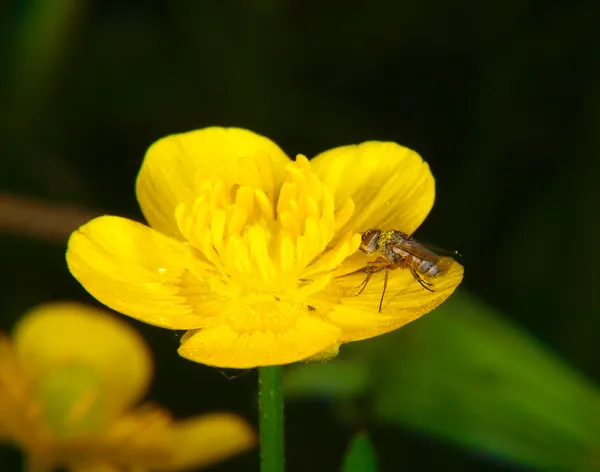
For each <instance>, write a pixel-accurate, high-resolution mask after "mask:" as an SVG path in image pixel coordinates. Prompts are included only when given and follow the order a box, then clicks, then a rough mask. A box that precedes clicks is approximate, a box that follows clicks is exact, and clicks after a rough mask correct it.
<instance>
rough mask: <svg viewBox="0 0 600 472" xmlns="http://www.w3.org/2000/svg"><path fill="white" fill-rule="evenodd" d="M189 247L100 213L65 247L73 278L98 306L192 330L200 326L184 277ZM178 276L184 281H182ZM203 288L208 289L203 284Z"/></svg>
mask: <svg viewBox="0 0 600 472" xmlns="http://www.w3.org/2000/svg"><path fill="white" fill-rule="evenodd" d="M188 250H189V248H188V247H187V246H186V245H184V244H183V243H181V242H179V241H177V240H175V239H172V238H169V237H167V236H164V235H162V234H161V233H159V232H158V231H155V230H153V229H151V228H149V227H147V226H144V225H142V224H140V223H136V222H134V221H131V220H128V219H125V218H118V217H116V216H102V217H100V218H96V219H94V220H92V221H90V222H89V223H87V224H85V225H83V226H82V227H81V228H79V229H78V230H77V231H75V232H74V233H73V234H72V235H71V237H70V239H69V244H68V249H67V264H68V266H69V270H70V271H71V273H72V274H73V276H74V277H75V278H76V279H77V280H78V281H79V282H80V283H81V285H83V287H84V288H85V289H86V290H87V291H88V292H89V293H90V294H92V295H93V296H94V297H95V298H96V299H98V300H99V301H100V302H102V303H103V304H105V305H107V306H108V307H110V308H112V309H113V310H116V311H118V312H120V313H123V314H126V315H129V316H131V317H133V318H136V319H138V320H141V321H143V322H145V323H149V324H152V325H155V326H161V327H164V328H170V329H192V328H199V327H201V326H203V322H202V318H201V317H200V316H198V315H196V313H195V311H194V308H193V303H191V302H190V298H191V297H194V296H196V297H199V296H201V295H202V294H198V293H190V291H189V287H190V284H189V283H188V282H187V279H193V280H194V281H197V283H196V284H193V286H194V287H198V288H199V289H200V287H202V282H201V281H200V280H197V279H196V278H195V276H192V275H191V273H190V272H189V270H188V268H187V267H186V266H187V265H189V257H188V252H187V251H188ZM184 279H185V280H186V282H184ZM206 290H208V288H206Z"/></svg>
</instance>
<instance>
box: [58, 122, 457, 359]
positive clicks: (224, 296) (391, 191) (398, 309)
mask: <svg viewBox="0 0 600 472" xmlns="http://www.w3.org/2000/svg"><path fill="white" fill-rule="evenodd" d="M137 197H138V200H139V203H140V206H141V208H142V211H143V213H144V215H145V217H146V219H147V220H148V222H149V223H150V226H151V227H147V226H144V225H142V224H140V223H136V222H134V221H131V220H128V219H124V218H119V217H115V216H102V217H100V218H96V219H94V220H92V221H91V222H89V223H87V224H85V225H84V226H82V227H81V228H79V230H77V231H75V232H74V233H73V234H72V236H71V238H70V240H69V246H68V250H67V262H68V265H69V269H70V270H71V273H72V274H73V275H74V276H75V277H76V278H77V280H79V282H80V283H81V284H82V285H83V286H84V287H85V289H86V290H87V291H88V292H90V293H91V294H92V295H93V296H94V297H96V298H97V299H98V300H99V301H101V302H102V303H104V304H105V305H108V306H109V307H111V308H113V309H115V310H116V311H119V312H121V313H124V314H126V315H129V316H131V317H133V318H136V319H138V320H141V321H143V322H145V323H149V324H152V325H155V326H160V327H163V328H169V329H176V330H187V333H186V335H184V336H183V337H182V344H181V346H180V348H179V354H180V355H182V356H183V357H186V358H188V359H191V360H193V361H196V362H200V363H203V364H208V365H213V366H220V367H233V368H248V367H256V366H265V365H277V364H286V363H290V362H294V361H298V360H302V359H307V358H315V357H330V356H332V355H335V353H336V352H337V349H338V347H339V345H340V344H341V343H345V342H349V341H356V340H359V339H365V338H369V337H372V336H376V335H378V334H382V333H386V332H388V331H391V330H394V329H396V328H398V327H400V326H402V325H404V324H406V323H408V322H410V321H413V320H414V319H416V318H418V317H419V316H421V315H423V314H424V313H427V312H429V311H431V310H432V309H433V308H435V307H436V306H437V305H439V304H440V303H441V302H442V301H444V300H445V299H446V298H447V297H448V296H449V295H450V294H451V293H452V292H453V291H454V289H455V288H456V286H457V285H458V284H459V283H460V281H461V279H462V267H461V266H460V264H458V263H456V262H454V261H452V260H451V259H449V260H448V261H447V262H446V265H447V270H446V271H445V272H446V273H445V274H444V275H443V276H442V277H439V278H438V279H437V280H436V286H435V291H434V292H430V291H427V290H424V289H423V288H422V287H421V286H420V285H419V284H418V283H417V282H415V280H414V278H413V277H412V275H411V274H410V272H409V271H408V270H393V271H391V272H390V274H389V275H390V277H389V283H388V292H387V293H388V295H387V297H386V298H387V299H386V303H385V304H384V309H383V310H382V312H381V313H378V306H379V300H380V298H381V292H382V287H383V274H378V275H377V276H374V277H373V279H372V281H371V282H370V283H369V285H368V286H367V288H366V290H364V292H363V293H361V295H360V296H355V295H356V292H357V291H356V286H357V285H359V284H360V282H362V280H363V279H364V274H360V273H359V274H355V275H353V276H348V277H341V278H338V276H340V275H343V274H347V273H349V272H351V271H352V270H356V269H357V268H360V267H364V266H365V265H366V264H367V262H368V261H369V260H372V259H373V257H372V256H371V257H369V256H367V255H365V254H362V253H361V252H357V249H358V246H359V244H360V234H359V233H360V232H363V231H365V230H366V229H368V228H382V227H384V228H391V229H396V230H399V231H403V232H405V233H413V231H415V230H416V229H417V227H418V226H419V225H420V224H421V223H422V221H423V220H424V219H425V217H426V216H427V214H428V213H429V211H430V209H431V207H432V205H433V200H434V181H433V177H432V175H431V172H430V170H429V167H428V165H427V164H426V163H424V162H423V160H422V159H421V157H420V156H419V155H418V154H416V153H415V152H414V151H411V150H409V149H407V148H404V147H402V146H399V145H398V144H395V143H391V142H366V143H362V144H360V145H356V146H345V147H340V148H336V149H332V150H330V151H327V152H324V153H322V154H320V155H318V156H316V157H315V158H314V159H312V160H311V161H309V160H308V159H307V158H306V157H304V156H302V155H299V156H298V157H297V158H296V160H295V161H291V160H290V159H289V158H288V157H287V156H286V155H285V154H284V153H283V151H282V150H281V149H280V148H279V147H278V146H277V145H276V144H275V143H273V142H272V141H270V140H269V139H267V138H265V137H262V136H259V135H257V134H254V133H252V132H250V131H247V130H243V129H238V128H206V129H202V130H197V131H192V132H189V133H184V134H178V135H172V136H168V137H166V138H164V139H161V140H159V141H157V142H156V143H154V144H153V145H152V146H151V147H150V149H149V150H148V152H147V154H146V156H145V159H144V162H143V165H142V168H141V170H140V173H139V175H138V179H137Z"/></svg>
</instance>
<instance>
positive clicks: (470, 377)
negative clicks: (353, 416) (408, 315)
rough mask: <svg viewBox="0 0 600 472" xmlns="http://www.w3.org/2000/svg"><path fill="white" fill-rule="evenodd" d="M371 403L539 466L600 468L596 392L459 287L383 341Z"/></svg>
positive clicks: (383, 416) (400, 418)
mask: <svg viewBox="0 0 600 472" xmlns="http://www.w3.org/2000/svg"><path fill="white" fill-rule="evenodd" d="M386 345H387V346H388V347H389V350H388V351H387V355H385V356H383V357H381V358H379V361H378V362H375V363H374V364H372V368H373V369H374V371H377V373H378V375H377V374H376V375H374V380H373V381H374V388H373V397H374V404H375V406H374V410H375V415H376V416H377V417H378V418H379V419H380V420H381V421H383V422H392V423H397V424H402V425H408V426H412V427H414V428H417V429H419V430H423V431H426V432H429V433H432V434H436V435H440V436H443V437H446V438H448V439H450V440H452V441H454V442H457V443H459V444H462V445H464V446H468V447H471V448H473V449H477V450H480V451H486V452H488V453H491V454H494V455H501V456H504V457H506V458H508V459H510V460H513V461H516V462H519V463H521V464H524V465H528V466H530V467H536V468H539V469H544V470H573V471H588V470H599V468H598V466H599V465H600V462H599V461H598V459H599V458H600V454H599V453H600V450H599V449H598V437H600V394H599V392H598V390H597V389H595V388H594V387H593V386H592V385H591V384H590V383H589V382H588V381H587V380H586V379H585V378H583V377H582V376H581V375H579V374H577V373H576V372H575V371H573V369H572V368H570V367H569V366H568V365H566V363H565V362H563V361H561V360H560V359H559V358H557V357H556V356H554V355H552V354H551V353H550V352H549V351H548V350H547V349H545V348H544V347H543V346H542V345H541V344H540V343H539V342H538V341H537V340H535V339H534V338H533V337H531V336H529V335H527V334H525V333H524V332H523V331H521V330H519V329H517V328H515V327H514V326H512V325H510V324H509V323H508V322H507V321H506V320H504V319H503V318H502V317H501V316H500V315H499V314H498V313H497V312H496V311H495V310H493V309H492V308H491V307H489V306H487V305H485V304H484V303H482V302H479V301H477V300H475V299H474V298H472V297H468V296H465V295H464V294H462V295H459V296H456V297H454V298H452V299H451V300H449V301H448V302H446V303H445V304H444V305H442V307H441V308H440V309H439V310H437V311H436V312H435V313H433V314H431V315H427V316H425V317H424V318H423V320H421V321H419V322H417V323H415V324H414V326H412V327H410V328H406V329H404V330H400V331H398V332H397V333H395V334H394V335H392V336H390V337H389V339H387V340H386Z"/></svg>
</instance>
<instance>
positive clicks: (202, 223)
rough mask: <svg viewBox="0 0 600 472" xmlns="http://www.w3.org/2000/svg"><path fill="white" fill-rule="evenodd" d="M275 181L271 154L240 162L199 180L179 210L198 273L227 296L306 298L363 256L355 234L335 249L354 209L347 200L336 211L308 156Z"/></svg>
mask: <svg viewBox="0 0 600 472" xmlns="http://www.w3.org/2000/svg"><path fill="white" fill-rule="evenodd" d="M275 175H276V174H275V172H274V170H273V169H272V168H271V164H270V160H269V158H268V156H267V155H265V154H259V155H257V156H253V157H252V158H251V159H250V158H249V159H241V160H240V162H239V168H237V169H235V168H234V169H221V170H220V171H219V172H218V173H217V176H216V177H215V178H213V179H209V180H206V179H204V180H203V179H202V176H197V179H196V181H198V182H199V184H198V189H197V193H196V195H195V198H194V199H193V200H192V201H189V202H183V203H181V204H180V205H179V206H178V207H177V209H176V211H175V217H176V221H177V224H178V227H179V230H180V231H181V233H182V234H183V235H184V237H185V238H186V239H187V241H188V243H189V244H190V245H191V246H192V247H193V248H194V249H195V250H196V251H195V252H194V254H195V256H194V257H195V258H196V259H197V262H198V265H197V267H199V268H202V269H201V270H198V271H196V272H195V274H194V275H196V277H198V278H200V279H205V280H206V281H207V282H208V283H209V284H210V286H211V290H212V291H214V292H217V293H218V294H220V295H221V296H223V297H225V298H232V297H238V296H241V295H243V296H244V297H246V298H247V299H254V300H255V301H256V302H260V301H271V300H274V299H277V300H279V301H295V300H300V299H303V298H306V297H307V296H308V295H310V294H311V293H313V292H314V291H317V290H321V289H322V287H323V285H324V284H325V283H326V282H327V281H328V280H329V279H330V278H331V276H330V275H328V274H327V273H328V272H330V271H332V270H333V269H335V268H336V267H337V265H339V263H341V261H343V260H344V259H345V258H346V257H348V256H349V255H350V254H351V252H352V251H355V250H356V247H357V241H355V242H354V244H352V245H350V244H349V242H350V240H351V239H356V237H355V235H354V234H348V235H347V236H346V237H345V238H341V239H340V240H339V242H338V243H337V244H336V245H333V246H330V243H331V242H332V240H333V238H334V236H335V234H336V230H337V229H339V228H341V227H343V226H344V225H345V224H346V222H347V221H348V219H349V218H350V217H351V216H352V208H353V203H352V201H351V199H348V200H347V201H345V202H344V203H343V204H342V205H341V206H340V209H339V211H337V212H336V207H335V204H334V199H333V196H332V194H331V191H330V190H329V189H328V188H327V187H326V186H325V185H324V184H323V183H322V182H321V181H320V179H319V178H318V177H317V175H316V174H315V173H314V172H312V170H311V167H310V163H309V161H308V159H307V158H306V157H305V156H303V155H299V156H298V157H297V158H296V161H294V162H289V163H288V164H287V165H286V167H285V172H284V173H283V176H282V177H281V181H280V182H277V181H276V177H275ZM207 267H208V271H207V270H206V268H207ZM207 272H208V273H207Z"/></svg>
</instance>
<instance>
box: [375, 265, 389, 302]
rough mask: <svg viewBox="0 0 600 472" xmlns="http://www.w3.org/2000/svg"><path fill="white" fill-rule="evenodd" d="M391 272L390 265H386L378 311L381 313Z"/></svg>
mask: <svg viewBox="0 0 600 472" xmlns="http://www.w3.org/2000/svg"><path fill="white" fill-rule="evenodd" d="M389 273H390V269H389V267H386V268H385V277H384V278H383V292H381V300H379V311H378V312H377V313H381V309H382V307H383V297H385V291H386V290H387V284H388V275H389Z"/></svg>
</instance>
